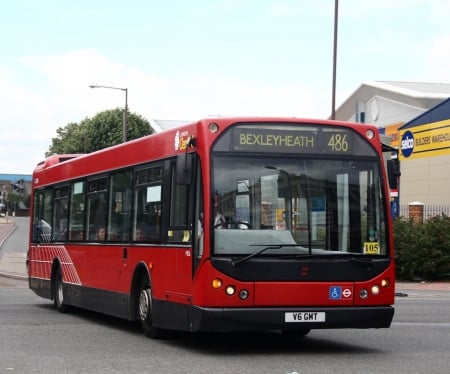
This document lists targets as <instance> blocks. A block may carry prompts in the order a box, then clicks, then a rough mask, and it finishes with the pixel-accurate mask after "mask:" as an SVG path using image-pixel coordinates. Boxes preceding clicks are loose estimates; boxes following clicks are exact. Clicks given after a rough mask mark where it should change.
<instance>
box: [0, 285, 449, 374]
mask: <svg viewBox="0 0 450 374" xmlns="http://www.w3.org/2000/svg"><path fill="white" fill-rule="evenodd" d="M11 282H14V283H13V284H9V285H4V286H3V287H0V300H1V302H0V373H1V374H3V373H12V372H14V373H62V372H63V373H108V374H111V373H124V372H126V373H153V374H157V373H208V374H210V373H217V374H222V373H227V374H230V373H258V374H261V373H270V374H287V373H289V374H292V373H299V374H302V373H342V372H345V373H346V374H347V373H383V374H385V373H396V374H402V373H408V374H413V373H429V374H430V373H448V363H449V358H448V347H449V346H450V292H439V291H433V292H431V291H427V292H421V291H417V292H415V293H411V294H409V296H408V297H399V298H397V300H396V301H397V303H396V314H395V318H394V323H393V325H392V327H391V328H390V329H380V330H350V329H344V330H323V331H318V330H317V331H312V332H311V333H310V335H308V336H307V337H305V338H303V339H297V340H288V339H285V338H284V337H283V336H282V335H281V334H279V333H276V332H269V333H261V334H209V335H208V334H201V335H191V334H174V335H173V336H171V337H169V338H168V339H166V340H151V339H147V338H146V337H145V336H144V335H143V334H142V333H141V330H140V327H139V326H138V325H137V324H135V323H130V322H127V321H123V320H118V319H115V318H112V317H106V316H103V315H101V314H97V313H92V312H88V311H80V310H77V311H75V312H74V313H71V314H60V313H58V312H56V311H55V310H54V309H53V308H52V305H51V303H50V301H49V300H44V299H42V298H40V297H38V296H36V295H34V294H33V293H32V292H31V291H30V290H28V288H27V283H26V282H25V281H18V280H15V281H11Z"/></svg>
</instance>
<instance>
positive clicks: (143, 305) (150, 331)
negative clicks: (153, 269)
mask: <svg viewBox="0 0 450 374" xmlns="http://www.w3.org/2000/svg"><path fill="white" fill-rule="evenodd" d="M152 308H153V301H152V289H151V287H150V282H149V280H148V278H147V277H145V278H144V279H142V282H141V287H140V292H139V300H138V311H139V319H140V320H141V326H142V330H143V331H144V334H145V335H146V336H147V337H149V338H153V339H158V338H161V337H162V335H163V334H162V330H161V329H160V328H158V327H155V326H153V318H152Z"/></svg>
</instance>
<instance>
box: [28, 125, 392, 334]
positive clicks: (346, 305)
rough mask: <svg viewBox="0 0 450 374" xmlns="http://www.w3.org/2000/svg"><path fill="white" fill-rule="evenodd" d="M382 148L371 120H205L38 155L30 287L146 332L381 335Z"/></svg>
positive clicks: (388, 313) (385, 281) (386, 288)
mask: <svg viewBox="0 0 450 374" xmlns="http://www.w3.org/2000/svg"><path fill="white" fill-rule="evenodd" d="M383 150H384V149H383V147H382V145H381V143H380V138H379V136H378V131H377V129H376V128H375V127H373V126H369V125H363V124H356V123H347V122H338V121H326V120H309V119H297V118H214V119H212V118H211V119H204V120H200V121H198V122H195V123H191V124H187V125H183V126H180V127H178V128H175V129H171V130H167V131H164V132H161V133H157V134H153V135H149V136H146V137H143V138H140V139H136V140H133V141H129V142H127V143H123V144H120V145H117V146H113V147H110V148H107V149H103V150H101V151H97V152H95V153H91V154H86V155H63V156H58V155H56V156H51V157H50V158H48V159H47V160H45V161H44V162H42V163H40V164H39V165H38V166H37V167H36V169H35V171H34V174H33V197H32V207H31V208H32V219H31V228H30V246H29V251H28V258H27V260H28V261H27V263H28V273H29V286H30V288H31V289H32V290H33V291H34V292H35V293H36V294H38V295H40V296H42V297H44V298H48V299H51V300H53V302H54V304H55V306H56V308H57V309H58V310H59V311H61V312H64V311H67V310H68V309H69V308H71V307H81V308H85V309H89V310H93V311H97V312H101V313H104V314H109V315H113V316H118V317H122V318H125V319H127V320H130V321H132V320H140V321H141V323H142V327H143V330H144V332H145V334H146V335H147V336H149V337H154V338H156V337H158V336H161V335H162V334H163V333H164V332H165V331H167V330H180V331H193V332H194V331H210V332H226V331H250V330H253V331H255V330H281V331H282V332H283V333H284V334H286V335H290V336H303V335H305V334H307V333H308V332H309V331H310V330H311V329H326V328H384V327H389V326H390V324H391V321H392V318H393V315H394V307H393V304H394V280H395V279H394V277H395V276H394V249H393V239H392V230H391V226H392V222H391V215H390V211H389V209H390V208H389V193H388V180H389V178H388V175H387V172H386V170H391V168H386V166H385V165H386V162H385V160H384V159H383ZM393 170H395V169H393Z"/></svg>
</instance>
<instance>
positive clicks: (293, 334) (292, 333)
mask: <svg viewBox="0 0 450 374" xmlns="http://www.w3.org/2000/svg"><path fill="white" fill-rule="evenodd" d="M310 331H311V329H300V330H281V332H282V333H283V335H284V336H285V337H287V338H302V337H304V336H306V335H308V334H309V332H310Z"/></svg>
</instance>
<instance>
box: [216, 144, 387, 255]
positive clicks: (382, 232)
mask: <svg viewBox="0 0 450 374" xmlns="http://www.w3.org/2000/svg"><path fill="white" fill-rule="evenodd" d="M213 165H214V172H213V191H214V194H215V203H216V209H217V212H214V213H213V215H214V216H215V217H214V218H215V220H216V221H217V217H222V218H221V219H222V222H221V223H220V224H219V225H215V227H214V248H213V253H214V254H215V255H227V256H228V255H231V256H236V255H238V256H239V255H242V256H248V255H251V254H252V253H256V252H261V255H277V256H279V255H302V254H304V255H312V254H314V255H324V256H327V255H340V254H345V253H351V254H353V255H367V256H374V255H384V256H386V255H388V252H389V251H388V248H387V244H386V224H387V223H386V213H385V211H384V196H383V193H382V191H383V189H382V186H381V177H380V166H379V161H378V159H377V158H374V157H365V158H363V157H345V158H341V159H339V158H338V157H335V156H333V157H324V156H323V155H320V157H319V156H317V157H314V155H311V154H309V155H289V157H286V155H283V157H281V156H280V155H279V154H278V155H276V154H275V155H274V154H271V155H256V154H251V153H244V154H237V153H231V152H230V153H226V152H220V153H216V154H215V155H214V159H213Z"/></svg>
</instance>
